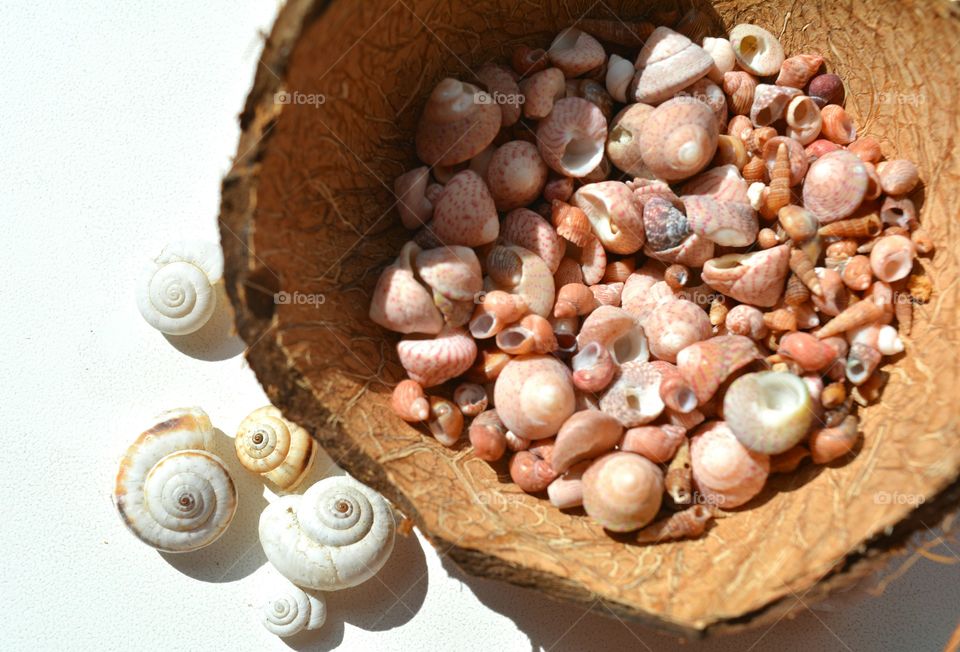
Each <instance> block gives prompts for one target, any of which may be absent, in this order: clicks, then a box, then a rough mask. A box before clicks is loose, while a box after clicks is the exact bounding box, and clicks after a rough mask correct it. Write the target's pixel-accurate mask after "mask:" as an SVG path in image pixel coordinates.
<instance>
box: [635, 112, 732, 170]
mask: <svg viewBox="0 0 960 652" xmlns="http://www.w3.org/2000/svg"><path fill="white" fill-rule="evenodd" d="M719 136H720V127H719V124H718V123H717V117H716V116H715V115H714V113H713V111H712V110H710V107H709V106H707V105H706V104H705V103H703V102H701V101H699V100H695V99H692V98H684V97H678V98H675V99H672V100H669V101H667V102H664V103H663V104H661V105H660V106H658V107H657V108H656V109H654V110H653V112H651V113H650V116H649V117H648V118H647V121H646V122H645V123H644V125H643V129H642V130H641V132H640V151H641V154H642V156H643V162H644V163H645V164H646V165H647V167H648V168H649V169H650V171H651V172H653V173H654V174H655V175H657V177H659V178H661V179H663V180H665V181H668V182H671V183H672V182H674V181H680V180H682V179H686V178H688V177H692V176H693V175H694V174H696V173H697V172H699V171H700V170H702V169H703V168H705V167H706V166H707V164H709V163H710V161H711V160H712V159H713V155H714V154H715V153H716V151H717V142H718V139H719Z"/></svg>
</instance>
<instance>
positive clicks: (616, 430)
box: [551, 410, 623, 473]
mask: <svg viewBox="0 0 960 652" xmlns="http://www.w3.org/2000/svg"><path fill="white" fill-rule="evenodd" d="M622 434H623V426H622V425H620V422H619V421H617V420H616V419H615V418H614V417H612V416H611V415H609V414H606V413H605V412H600V411H599V410H582V411H580V412H574V413H573V414H572V415H571V416H570V418H569V419H567V420H566V421H564V422H563V425H562V426H561V427H560V432H559V433H557V442H556V445H555V446H554V448H553V458H552V460H551V463H552V465H553V468H554V469H555V470H556V471H557V472H558V473H563V472H564V471H566V470H567V469H569V468H570V467H571V466H573V465H574V464H576V463H578V462H581V461H583V460H592V459H593V458H595V457H597V456H599V455H600V454H601V453H606V452H607V451H609V450H612V449H613V447H614V446H615V445H616V444H617V442H618V441H619V440H620V436H621V435H622Z"/></svg>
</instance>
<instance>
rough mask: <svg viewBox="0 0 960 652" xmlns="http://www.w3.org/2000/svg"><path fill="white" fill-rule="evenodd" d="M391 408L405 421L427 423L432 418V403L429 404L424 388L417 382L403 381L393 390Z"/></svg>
mask: <svg viewBox="0 0 960 652" xmlns="http://www.w3.org/2000/svg"><path fill="white" fill-rule="evenodd" d="M390 407H392V408H393V411H394V413H395V414H396V415H397V416H398V417H400V418H401V419H403V420H404V421H410V422H416V421H426V420H427V417H429V416H430V403H429V402H427V397H426V394H424V393H423V387H421V386H420V383H418V382H417V381H415V380H409V379H407V380H401V381H400V382H399V383H397V386H396V387H394V388H393V394H391V396H390Z"/></svg>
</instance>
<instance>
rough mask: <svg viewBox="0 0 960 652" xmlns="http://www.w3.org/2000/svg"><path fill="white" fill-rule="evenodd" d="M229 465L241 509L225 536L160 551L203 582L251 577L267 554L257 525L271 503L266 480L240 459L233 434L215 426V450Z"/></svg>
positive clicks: (169, 562) (165, 558) (177, 566)
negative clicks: (204, 543) (195, 545)
mask: <svg viewBox="0 0 960 652" xmlns="http://www.w3.org/2000/svg"><path fill="white" fill-rule="evenodd" d="M211 452H213V453H214V454H216V455H217V456H218V457H219V458H220V459H221V460H222V461H223V463H224V465H226V467H227V469H228V470H229V471H230V475H231V477H232V478H233V484H234V486H235V487H236V489H237V513H236V515H235V516H234V518H233V522H232V523H231V524H230V527H228V528H227V531H226V532H225V533H224V534H223V536H222V537H220V538H219V539H217V540H216V541H215V542H213V543H212V544H210V545H209V546H207V547H205V548H201V549H200V550H196V551H194V552H190V553H168V552H161V553H159V554H160V556H161V557H163V558H164V560H165V561H166V562H167V563H168V564H170V565H171V566H173V567H174V568H176V569H177V570H178V571H180V572H181V573H183V574H184V575H189V576H190V577H192V578H194V579H197V580H200V581H202V582H213V583H221V582H234V581H236V580H239V579H242V578H244V577H247V576H248V575H250V574H251V573H253V572H254V571H256V570H257V569H258V568H260V566H262V565H263V564H264V563H265V562H266V561H267V558H266V556H265V555H264V554H263V549H262V548H261V547H260V538H259V535H258V534H257V527H258V523H259V520H260V513H261V512H262V511H263V509H264V508H265V507H266V506H267V500H266V498H264V496H263V482H262V481H261V480H260V478H259V477H258V476H256V475H254V474H252V473H250V472H249V471H247V470H246V469H244V468H243V467H242V466H241V465H240V462H239V461H237V456H236V454H235V453H234V448H233V438H232V437H228V436H227V435H226V434H224V432H223V431H222V430H220V429H219V428H215V429H214V443H213V450H212V451H211Z"/></svg>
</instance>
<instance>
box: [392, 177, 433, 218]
mask: <svg viewBox="0 0 960 652" xmlns="http://www.w3.org/2000/svg"><path fill="white" fill-rule="evenodd" d="M428 181H430V168H428V167H427V166H425V165H424V166H421V167H418V168H414V169H413V170H410V171H409V172H404V173H403V174H401V175H400V176H399V177H397V180H396V181H394V182H393V193H394V194H395V195H396V196H397V212H398V213H400V221H401V222H402V223H403V226H404V227H405V228H408V229H416V228H419V227H421V226H423V225H424V224H426V223H427V222H429V221H430V219H431V218H432V217H433V202H432V200H430V199H427V197H426V191H427V182H428Z"/></svg>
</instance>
